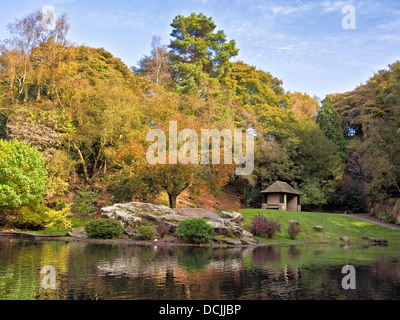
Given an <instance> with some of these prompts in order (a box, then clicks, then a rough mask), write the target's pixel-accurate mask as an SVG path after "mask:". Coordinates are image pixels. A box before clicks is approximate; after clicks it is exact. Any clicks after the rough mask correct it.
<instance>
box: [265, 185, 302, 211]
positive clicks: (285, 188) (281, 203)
mask: <svg viewBox="0 0 400 320" xmlns="http://www.w3.org/2000/svg"><path fill="white" fill-rule="evenodd" d="M261 193H262V195H263V203H262V208H263V209H278V210H287V211H301V206H300V192H298V191H296V190H295V189H293V188H292V187H291V186H290V185H289V184H287V183H286V182H283V181H276V182H274V183H273V184H272V185H270V186H269V187H268V188H267V189H265V190H264V191H261Z"/></svg>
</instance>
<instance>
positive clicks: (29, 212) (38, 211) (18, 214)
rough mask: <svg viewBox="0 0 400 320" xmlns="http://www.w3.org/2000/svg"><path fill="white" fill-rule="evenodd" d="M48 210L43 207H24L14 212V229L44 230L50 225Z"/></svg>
mask: <svg viewBox="0 0 400 320" xmlns="http://www.w3.org/2000/svg"><path fill="white" fill-rule="evenodd" d="M46 210H47V208H46V207H45V206H43V205H37V206H23V207H19V208H18V209H14V210H13V211H12V215H13V216H14V218H13V219H12V220H11V221H10V222H11V225H12V227H14V228H16V229H22V230H35V231H37V230H43V229H44V228H45V227H46V225H47V224H48V223H49V219H48V215H46Z"/></svg>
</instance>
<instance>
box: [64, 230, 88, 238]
mask: <svg viewBox="0 0 400 320" xmlns="http://www.w3.org/2000/svg"><path fill="white" fill-rule="evenodd" d="M67 236H68V237H73V238H89V236H88V235H87V233H86V231H85V229H71V231H70V232H68V233H67Z"/></svg>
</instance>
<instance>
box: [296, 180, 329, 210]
mask: <svg viewBox="0 0 400 320" xmlns="http://www.w3.org/2000/svg"><path fill="white" fill-rule="evenodd" d="M300 192H301V197H300V204H301V205H321V204H326V203H327V199H328V197H327V195H326V193H325V192H324V190H323V187H322V185H321V183H320V182H319V181H313V180H306V181H304V182H303V183H302V184H301V186H300Z"/></svg>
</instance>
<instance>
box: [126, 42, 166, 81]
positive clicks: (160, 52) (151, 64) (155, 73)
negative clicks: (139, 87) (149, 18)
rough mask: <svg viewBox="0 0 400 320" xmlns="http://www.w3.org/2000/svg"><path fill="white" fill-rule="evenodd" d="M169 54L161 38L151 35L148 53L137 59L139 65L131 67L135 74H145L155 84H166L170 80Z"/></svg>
mask: <svg viewBox="0 0 400 320" xmlns="http://www.w3.org/2000/svg"><path fill="white" fill-rule="evenodd" d="M169 56H170V54H169V52H168V47H167V46H166V45H163V44H162V43H161V38H160V37H158V36H153V38H152V41H151V52H150V55H149V56H144V57H143V58H142V59H141V60H140V61H139V67H138V68H136V67H132V70H133V72H135V73H136V74H137V75H141V76H145V77H147V78H149V79H150V80H151V81H153V82H155V83H156V84H166V83H168V81H169V80H170V74H169V70H168V63H169Z"/></svg>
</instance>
